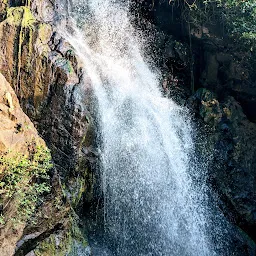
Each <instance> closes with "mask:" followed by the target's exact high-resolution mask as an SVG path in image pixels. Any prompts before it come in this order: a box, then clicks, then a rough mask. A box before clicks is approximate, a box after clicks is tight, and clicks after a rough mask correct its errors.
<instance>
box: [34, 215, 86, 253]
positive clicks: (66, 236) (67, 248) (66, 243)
mask: <svg viewBox="0 0 256 256" xmlns="http://www.w3.org/2000/svg"><path fill="white" fill-rule="evenodd" d="M69 226H70V227H69V228H68V229H66V230H64V231H60V232H59V233H58V234H52V235H51V236H50V237H48V238H47V239H45V240H44V241H43V242H41V243H40V244H39V246H38V247H37V248H36V249H35V250H34V253H35V255H36V256H49V255H54V256H66V255H68V254H69V253H70V252H71V251H72V249H73V246H74V245H75V244H79V245H80V246H82V247H87V246H88V242H87V240H86V239H85V235H84V234H83V233H82V232H81V230H80V229H79V227H78V226H77V224H76V220H75V217H74V218H72V217H70V222H69Z"/></svg>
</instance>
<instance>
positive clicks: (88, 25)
mask: <svg viewBox="0 0 256 256" xmlns="http://www.w3.org/2000/svg"><path fill="white" fill-rule="evenodd" d="M79 2H80V6H83V7H85V6H86V11H84V12H81V13H82V15H81V13H80V16H79V17H78V19H79V20H80V21H81V19H82V20H83V21H84V23H85V24H84V25H83V26H80V28H78V27H77V26H75V25H73V29H72V33H71V32H67V31H68V30H63V31H62V34H63V36H64V37H65V38H66V39H67V40H68V41H69V43H70V44H71V45H72V46H73V47H74V49H75V51H76V53H77V55H78V56H79V58H80V59H81V61H82V65H83V69H84V76H85V77H88V78H89V79H90V81H91V84H92V87H93V90H94V94H95V98H96V102H95V105H97V119H98V124H99V134H100V141H101V142H100V150H101V179H102V188H103V194H104V231H105V236H106V237H108V241H109V244H111V248H112V249H111V250H112V253H113V255H117V256H129V255H130V256H142V255H145V256H146V255H152V256H158V255H164V256H193V255H200V256H205V255H207V256H208V255H209V256H213V255H217V254H216V252H215V249H214V246H212V242H211V241H212V239H211V235H210V234H211V233H212V232H213V231H210V230H209V228H208V225H207V223H208V222H209V218H210V217H209V212H208V211H209V210H208V207H207V197H206V193H205V189H204V188H205V185H204V184H203V183H202V182H200V180H201V181H202V180H204V179H200V178H199V177H203V176H204V173H203V171H202V170H200V168H197V166H196V164H195V163H196V159H195V154H194V145H193V140H192V132H193V130H192V127H191V123H190V119H189V114H188V112H187V111H186V110H185V109H184V108H182V107H180V106H178V105H177V104H175V103H174V102H173V101H172V100H170V99H167V98H165V97H163V96H162V93H161V90H160V87H159V80H160V77H159V74H158V73H157V72H154V71H152V68H151V67H150V65H148V64H147V62H146V61H145V60H144V57H143V44H144V43H143V40H142V37H141V36H139V33H136V31H135V29H134V28H133V27H132V25H131V22H130V19H129V11H128V4H125V3H123V2H122V1H112V0H104V1H102V0H89V1H85V3H82V2H81V1H79ZM126 2H128V1H126ZM76 4H79V3H76V2H74V5H76ZM74 24H75V22H74ZM99 255H100V256H101V255H108V254H103V253H102V254H99ZM111 255H112V254H111Z"/></svg>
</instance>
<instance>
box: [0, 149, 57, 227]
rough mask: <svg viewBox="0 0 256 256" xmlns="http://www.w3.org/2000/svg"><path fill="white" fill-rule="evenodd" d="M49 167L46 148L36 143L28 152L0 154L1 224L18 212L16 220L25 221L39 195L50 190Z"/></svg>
mask: <svg viewBox="0 0 256 256" xmlns="http://www.w3.org/2000/svg"><path fill="white" fill-rule="evenodd" d="M51 168H52V164H51V155H50V152H49V150H48V149H46V148H45V147H43V146H37V147H36V148H35V149H34V152H33V153H32V154H30V155H29V156H24V155H21V154H16V155H14V156H13V155H11V154H5V155H2V156H1V157H0V205H1V213H0V214H1V217H0V224H2V225H3V224H4V223H5V222H6V221H9V220H8V219H6V218H8V217H9V214H6V213H9V212H17V214H16V216H15V217H13V218H12V220H13V221H15V222H23V221H26V220H27V219H28V218H29V217H30V216H31V215H32V214H33V212H34V210H35V208H36V204H37V202H38V201H39V198H40V195H42V194H43V193H45V192H49V191H50V185H49V176H48V172H49V170H50V169H51Z"/></svg>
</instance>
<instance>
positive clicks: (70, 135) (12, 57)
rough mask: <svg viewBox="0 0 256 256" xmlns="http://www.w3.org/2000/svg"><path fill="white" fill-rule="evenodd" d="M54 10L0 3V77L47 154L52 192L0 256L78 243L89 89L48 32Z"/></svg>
mask: <svg viewBox="0 0 256 256" xmlns="http://www.w3.org/2000/svg"><path fill="white" fill-rule="evenodd" d="M54 8H55V6H54V3H53V2H52V1H41V0H39V1H2V2H1V6H0V21H1V22H0V72H1V73H2V74H3V75H4V76H5V78H6V79H7V81H8V82H9V83H10V85H11V86H12V88H13V90H14V91H15V94H16V95H17V97H18V99H19V101H20V105H21V107H22V109H23V111H24V112H25V113H26V114H27V116H28V117H29V118H30V119H31V120H32V122H33V123H34V125H35V127H36V129H37V131H38V132H39V134H40V136H42V138H43V139H44V140H45V142H46V144H47V146H48V147H49V148H50V150H51V154H52V158H53V161H54V170H55V171H54V172H53V173H52V174H51V176H52V178H51V182H52V186H53V191H52V192H51V196H50V195H49V196H47V199H46V200H45V203H44V205H43V206H42V207H41V208H40V209H38V212H37V213H38V214H37V215H36V216H37V217H36V218H35V223H36V224H34V225H30V224H27V225H25V224H23V228H22V229H20V232H19V234H17V235H15V236H14V240H15V241H12V240H11V241H10V244H9V245H7V247H8V246H9V247H10V248H11V249H8V250H9V251H6V252H3V254H1V255H12V254H13V252H14V250H16V253H15V255H26V254H27V253H29V252H31V251H32V250H33V251H34V253H36V255H41V254H42V255H57V253H59V254H60V255H62V254H61V253H63V254H64V253H65V251H69V250H70V249H71V243H72V241H73V240H72V238H74V237H76V238H77V240H78V242H82V243H84V242H83V238H82V235H81V233H80V231H79V229H78V228H77V229H76V225H77V224H76V223H77V220H78V219H77V217H76V215H75V214H73V213H72V212H73V210H72V211H71V209H78V206H79V204H81V199H82V195H83V193H87V195H88V196H87V198H89V197H90V195H91V190H92V188H91V184H92V183H91V182H90V181H89V180H91V179H92V177H91V171H90V170H91V168H92V166H93V165H94V164H95V163H94V161H92V159H93V158H92V157H91V156H92V154H93V153H91V152H92V147H91V144H92V141H93V132H92V130H93V129H92V127H93V119H92V117H91V115H90V113H89V105H90V102H89V99H90V97H89V96H90V87H89V84H90V83H89V81H87V83H85V82H84V81H83V83H81V79H82V78H81V77H82V73H81V70H80V67H79V60H77V58H76V56H74V53H73V50H72V48H71V47H70V46H69V45H68V44H67V43H66V42H65V40H64V39H63V38H61V36H60V35H59V34H58V32H57V31H56V30H57V26H56V22H57V20H58V15H57V14H56V12H55V10H54ZM53 24H55V25H53ZM86 84H88V86H87V87H86V88H84V86H86ZM15 99H16V101H17V98H16V96H15ZM8 104H10V103H8ZM20 111H21V110H20ZM24 115H25V114H24ZM8 118H9V119H11V118H12V117H8ZM16 118H17V120H16V123H18V128H17V129H23V126H24V127H25V126H26V125H24V124H23V121H22V117H21V116H19V114H18V116H17V117H16ZM27 119H28V118H27ZM29 122H30V121H29ZM30 124H31V122H30ZM12 125H14V123H11V124H10V126H12ZM20 126H21V128H20ZM14 127H16V126H13V129H15V128H14ZM33 131H34V132H35V133H36V134H37V132H36V131H35V129H34V130H33ZM14 134H15V133H14ZM37 136H38V135H37ZM1 138H4V139H3V140H2V143H1V145H2V144H3V145H4V144H6V143H7V142H8V140H7V138H8V137H7V135H6V133H5V132H4V130H3V128H2V126H1ZM5 140H7V141H5ZM24 143H25V142H24ZM7 144H8V143H7ZM7 144H6V145H5V147H6V148H8V147H9V146H8V145H7ZM1 148H2V146H1ZM17 151H18V152H19V151H20V150H18V149H17ZM46 213H47V214H46ZM39 215H40V216H41V217H40V216H39ZM3 232H4V231H3ZM3 236H4V235H3ZM19 239H20V241H19V242H18V243H16V242H17V241H18V240H19ZM6 241H7V240H3V243H5V242H6ZM15 243H16V244H15ZM15 247H16V249H15ZM53 250H54V251H53ZM31 253H32V252H31ZM31 255H32V254H31Z"/></svg>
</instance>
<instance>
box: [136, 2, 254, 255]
mask: <svg viewBox="0 0 256 256" xmlns="http://www.w3.org/2000/svg"><path fill="white" fill-rule="evenodd" d="M135 2H137V3H138V2H140V4H139V6H140V13H142V17H146V19H147V20H149V21H150V22H151V23H153V24H154V26H156V30H157V31H158V33H159V34H160V35H161V38H162V39H161V40H160V46H161V48H162V56H163V57H162V59H161V64H160V67H161V68H162V69H163V71H164V72H165V73H166V76H165V78H164V80H163V90H164V91H165V93H166V94H167V95H168V96H170V97H172V98H173V99H175V100H176V101H178V102H179V104H183V105H186V106H187V107H188V108H189V109H190V110H191V114H192V115H193V116H194V120H195V122H196V123H200V129H202V130H204V129H205V132H204V133H205V134H204V135H203V138H204V139H202V138H200V139H199V140H200V141H199V143H198V144H201V143H202V142H203V141H205V142H203V143H204V144H205V150H206V151H207V152H208V154H209V155H208V159H207V160H208V161H211V163H212V164H211V166H210V167H209V184H211V186H212V188H213V190H214V191H216V193H217V194H218V196H219V197H220V198H221V200H222V202H223V203H222V205H221V206H220V207H221V208H222V210H223V212H224V214H225V215H226V216H228V218H229V220H230V221H231V223H234V224H235V225H237V226H239V227H240V228H242V230H244V231H245V232H246V233H247V234H248V235H249V237H250V238H249V240H250V241H252V240H254V242H255V241H256V236H255V225H256V215H255V213H256V194H255V191H256V190H255V189H256V171H255V168H256V162H255V156H256V149H255V143H256V137H255V131H256V124H255V116H256V112H255V103H256V101H255V94H256V86H255V84H256V82H255V72H254V70H255V50H253V49H251V48H250V47H249V48H248V47H247V48H246V47H243V45H241V44H239V43H237V42H235V41H234V40H233V39H231V38H230V37H229V35H228V34H226V33H227V32H225V31H224V32H223V27H221V26H219V24H218V23H216V24H211V23H208V24H207V23H205V24H201V26H200V27H198V26H195V25H194V24H193V23H191V24H190V27H189V25H188V23H187V20H184V16H182V12H184V9H183V10H182V9H181V8H182V7H181V6H182V5H179V6H175V5H172V4H170V3H168V1H154V4H153V5H152V1H147V0H145V1H135ZM158 40H159V36H158V38H157V40H156V42H158ZM199 148H200V146H199ZM200 154H205V151H204V153H202V152H200V153H199V155H200ZM211 159H212V160H211ZM250 246H252V248H254V249H253V250H252V251H250V250H249V249H248V248H247V249H245V251H244V255H248V254H249V255H254V253H255V245H253V243H250V245H249V247H250ZM245 247H246V246H245Z"/></svg>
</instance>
